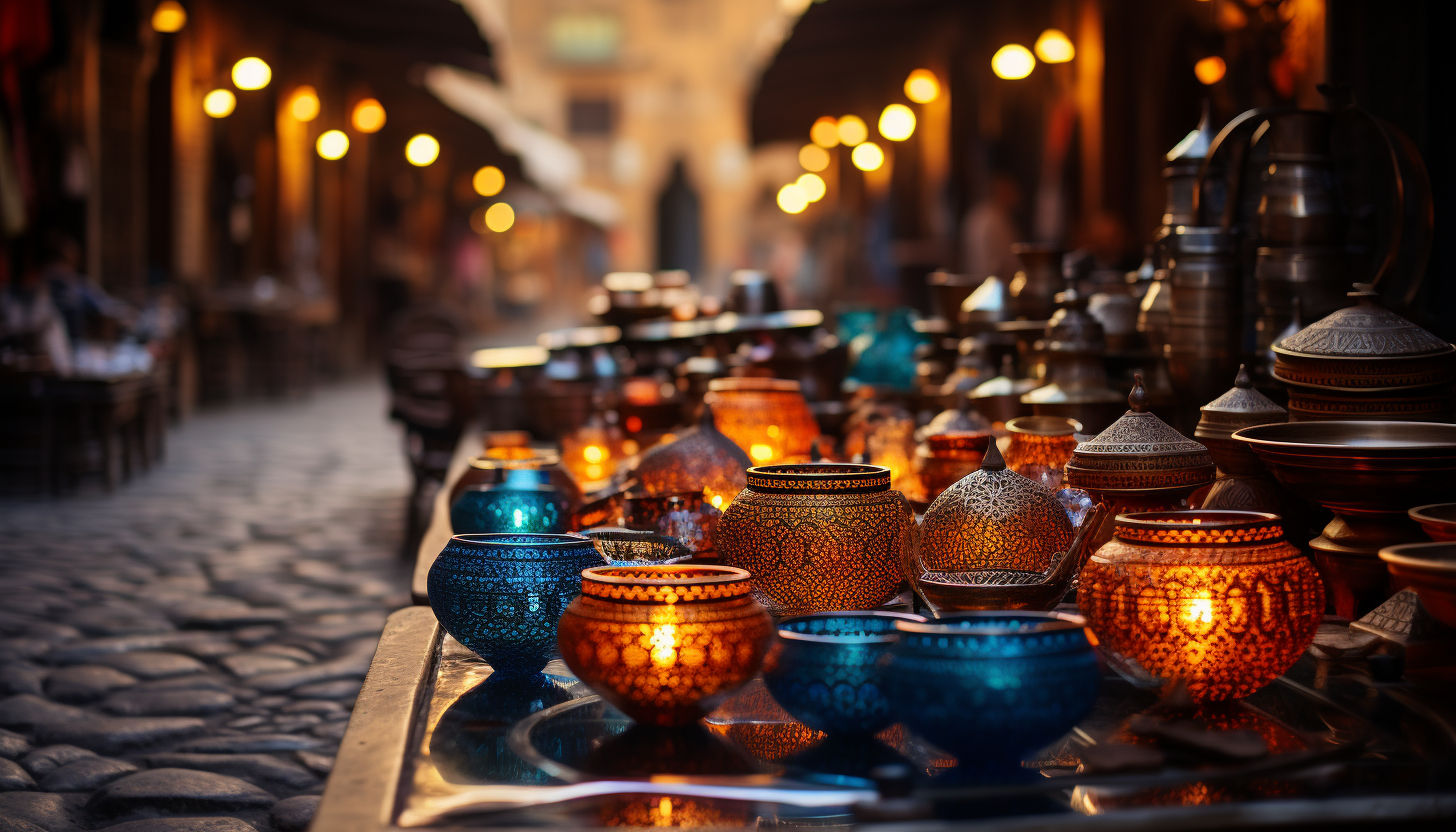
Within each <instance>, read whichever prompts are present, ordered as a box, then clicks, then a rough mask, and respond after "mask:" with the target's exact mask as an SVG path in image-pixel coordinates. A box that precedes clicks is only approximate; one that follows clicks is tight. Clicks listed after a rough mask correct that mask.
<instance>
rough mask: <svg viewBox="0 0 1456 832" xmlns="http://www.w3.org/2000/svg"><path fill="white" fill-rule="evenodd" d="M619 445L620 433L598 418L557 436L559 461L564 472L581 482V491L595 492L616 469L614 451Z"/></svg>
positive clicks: (594, 417) (620, 442)
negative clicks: (559, 449) (563, 467)
mask: <svg viewBox="0 0 1456 832" xmlns="http://www.w3.org/2000/svg"><path fill="white" fill-rule="evenodd" d="M621 445H622V438H621V432H620V431H618V430H616V429H615V428H613V427H611V426H608V425H607V424H606V423H605V422H603V421H602V419H601V418H600V417H599V416H593V417H592V418H591V420H589V421H588V422H587V423H586V424H585V425H582V426H581V427H580V428H577V429H576V430H574V431H572V432H571V433H568V434H566V435H565V436H563V437H561V460H562V464H563V465H565V466H566V470H567V471H570V472H571V475H572V476H573V477H575V478H576V481H577V482H579V483H581V487H582V490H583V491H595V490H597V489H599V488H600V487H601V486H602V485H604V484H605V483H606V481H607V480H608V479H610V478H611V476H612V474H613V472H614V471H615V470H616V462H615V454H614V453H613V451H614V450H616V449H618V448H620V447H621Z"/></svg>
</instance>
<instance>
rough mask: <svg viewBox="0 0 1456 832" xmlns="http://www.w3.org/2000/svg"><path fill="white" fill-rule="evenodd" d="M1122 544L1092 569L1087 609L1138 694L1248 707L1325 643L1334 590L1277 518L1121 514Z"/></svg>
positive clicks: (1108, 654)
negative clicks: (1179, 689)
mask: <svg viewBox="0 0 1456 832" xmlns="http://www.w3.org/2000/svg"><path fill="white" fill-rule="evenodd" d="M1114 534H1115V537H1114V539H1113V540H1112V541H1111V542H1109V543H1108V544H1107V545H1105V546H1103V547H1102V548H1101V549H1098V550H1097V554H1095V555H1093V556H1092V557H1091V558H1090V559H1089V560H1088V561H1087V564H1086V565H1085V566H1083V567H1082V575H1081V585H1080V588H1079V589H1078V591H1077V605H1078V606H1079V607H1081V609H1082V614H1083V615H1085V616H1087V620H1088V621H1089V622H1090V624H1091V627H1092V631H1093V632H1094V633H1096V634H1097V641H1098V648H1099V649H1100V650H1101V651H1102V654H1103V656H1104V657H1105V658H1106V659H1107V662H1108V664H1109V665H1111V666H1112V668H1113V669H1114V670H1116V671H1117V672H1118V673H1119V674H1121V675H1122V676H1123V677H1124V678H1126V679H1128V680H1129V681H1131V682H1132V683H1133V684H1137V685H1141V686H1144V687H1166V686H1168V685H1171V684H1174V683H1176V682H1183V683H1185V684H1186V685H1187V686H1188V692H1189V694H1191V695H1192V696H1193V699H1194V700H1195V701H1197V702H1213V701H1219V700H1224V699H1240V698H1243V697H1245V696H1248V695H1249V694H1251V693H1253V692H1254V691H1256V690H1258V689H1259V688H1262V687H1263V686H1265V685H1267V684H1269V683H1270V682H1272V681H1274V680H1275V679H1276V678H1278V677H1279V676H1280V675H1281V674H1283V673H1284V671H1286V670H1288V669H1289V668H1290V666H1292V665H1293V664H1294V662H1295V661H1297V660H1298V659H1299V657H1300V655H1301V654H1303V653H1304V651H1305V648H1307V647H1308V646H1309V643H1310V641H1312V640H1313V639H1314V634H1315V631H1316V630H1317V629H1318V628H1319V625H1320V621H1321V620H1322V618H1323V616H1324V608H1325V594H1324V586H1323V584H1321V583H1320V577H1319V573H1318V572H1316V571H1315V568H1314V565H1313V564H1311V563H1310V562H1309V560H1308V559H1307V558H1305V557H1304V555H1303V554H1301V553H1300V551H1299V550H1298V549H1296V548H1295V547H1294V546H1291V545H1290V544H1289V543H1288V542H1287V541H1285V540H1284V526H1283V523H1282V521H1281V520H1280V519H1279V516H1278V515H1276V514H1265V513H1262V512H1255V511H1150V512H1140V513H1136V514H1123V515H1120V516H1118V518H1117V521H1116V528H1115V532H1114Z"/></svg>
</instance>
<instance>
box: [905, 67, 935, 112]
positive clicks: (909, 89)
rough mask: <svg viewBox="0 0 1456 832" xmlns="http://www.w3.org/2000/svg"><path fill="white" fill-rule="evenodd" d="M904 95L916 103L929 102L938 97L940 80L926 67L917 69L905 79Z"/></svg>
mask: <svg viewBox="0 0 1456 832" xmlns="http://www.w3.org/2000/svg"><path fill="white" fill-rule="evenodd" d="M905 97H906V98H908V99H910V100H911V101H914V102H915V103H916V104H929V103H930V102H932V101H934V100H935V99H937V98H939V97H940V81H939V80H938V79H937V78H936V77H935V73H934V72H931V71H930V70H928V69H917V70H915V71H914V72H912V73H910V76H909V77H908V78H906V79H905Z"/></svg>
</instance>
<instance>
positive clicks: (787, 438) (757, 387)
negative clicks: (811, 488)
mask: <svg viewBox="0 0 1456 832" xmlns="http://www.w3.org/2000/svg"><path fill="white" fill-rule="evenodd" d="M706 401H707V402H708V404H709V405H710V406H711V407H712V408H713V422H714V424H715V425H717V427H718V430H720V431H722V432H723V435H725V436H727V437H728V438H729V439H731V440H733V442H734V444H736V445H737V446H738V447H740V448H742V449H743V451H744V453H746V454H748V456H749V458H750V459H751V460H753V461H754V462H755V463H758V464H763V463H766V462H780V461H789V462H795V461H805V460H808V459H809V450H810V447H811V446H812V445H813V444H814V439H815V437H817V436H818V435H819V423H818V422H816V421H814V414H813V413H812V412H811V411H810V410H809V404H808V402H806V401H805V400H804V394H803V393H802V392H800V390H799V382H797V381H793V380H791V379H782V378H715V379H713V380H712V381H711V382H709V383H708V396H707V398H706Z"/></svg>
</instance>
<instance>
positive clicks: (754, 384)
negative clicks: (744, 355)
mask: <svg viewBox="0 0 1456 832" xmlns="http://www.w3.org/2000/svg"><path fill="white" fill-rule="evenodd" d="M740 391H749V392H755V393H765V392H767V393H798V392H800V388H799V382H797V381H795V380H793V379H791V378H763V377H762V376H728V377H726V378H715V379H712V380H710V381H709V382H708V392H710V393H730V392H740Z"/></svg>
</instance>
